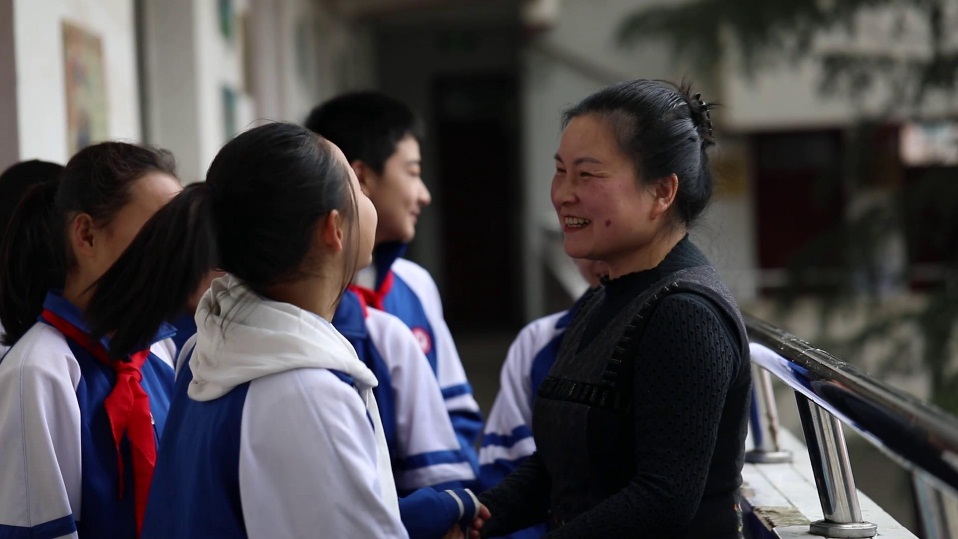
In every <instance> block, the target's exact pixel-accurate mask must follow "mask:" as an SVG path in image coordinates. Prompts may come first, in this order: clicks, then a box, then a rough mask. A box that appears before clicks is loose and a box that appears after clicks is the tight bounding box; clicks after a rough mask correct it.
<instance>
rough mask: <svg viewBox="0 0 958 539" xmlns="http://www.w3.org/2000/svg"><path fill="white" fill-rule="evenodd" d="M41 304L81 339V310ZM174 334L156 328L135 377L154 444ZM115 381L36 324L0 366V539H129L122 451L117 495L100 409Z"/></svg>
mask: <svg viewBox="0 0 958 539" xmlns="http://www.w3.org/2000/svg"><path fill="white" fill-rule="evenodd" d="M44 307H45V308H46V309H49V310H51V311H53V312H54V313H55V314H56V315H58V316H59V317H61V318H63V319H66V320H67V321H69V322H70V323H72V324H73V325H75V326H76V327H77V328H78V329H80V330H81V331H84V332H87V329H86V325H85V324H84V322H83V317H82V314H81V313H80V310H79V309H77V308H76V307H75V306H73V305H72V304H71V303H70V302H68V301H67V300H65V299H64V298H63V297H62V296H61V295H60V294H59V293H56V292H51V293H50V294H48V295H47V298H46V301H45V302H44ZM172 334H173V330H172V328H171V327H169V326H164V327H163V328H162V329H161V331H160V332H159V334H158V335H157V336H156V338H155V339H154V343H153V345H152V346H151V347H150V351H151V353H150V355H149V357H148V359H147V361H146V363H145V364H144V365H143V367H142V371H141V372H142V381H141V385H142V387H143V389H144V390H145V391H146V393H147V394H148V395H149V398H150V411H151V412H152V414H153V420H154V422H155V424H154V427H155V429H156V432H155V434H156V437H157V439H158V438H159V435H160V433H161V432H162V430H163V428H164V424H165V422H166V418H167V410H168V408H169V405H170V395H171V393H172V389H173V368H172V364H173V362H172V359H173V357H172V354H173V351H174V346H173V344H172V341H171V340H169V337H171V336H172ZM104 344H105V346H108V343H106V342H104ZM115 381H116V375H115V374H114V372H113V370H112V368H111V367H109V366H107V365H104V364H102V363H100V361H99V360H97V359H96V358H95V357H94V356H93V355H92V354H90V353H89V352H87V351H86V349H84V348H83V347H81V346H80V345H78V344H77V343H75V342H73V341H72V340H70V339H67V338H66V337H64V336H63V334H61V333H60V332H59V331H57V330H56V329H54V328H53V327H51V326H49V325H47V324H46V323H43V322H38V323H36V324H35V325H34V326H33V327H32V328H31V329H30V330H29V331H27V333H26V334H24V335H23V337H22V338H21V339H20V340H19V341H17V343H16V345H15V346H13V348H11V349H10V351H9V353H8V354H7V355H6V356H4V358H3V360H2V361H0V538H4V539H6V538H13V537H17V538H19V537H33V538H52V537H80V538H82V537H117V538H124V537H128V538H132V537H135V534H136V523H135V514H134V506H133V488H132V485H133V476H132V470H133V465H132V463H131V461H130V456H129V448H128V446H127V445H126V444H125V443H124V445H123V446H122V447H123V449H122V451H123V459H124V461H125V462H124V466H123V468H124V471H125V474H124V475H125V478H124V481H123V484H124V485H126V488H125V494H124V496H123V497H122V498H120V496H119V490H118V489H119V488H120V487H119V485H120V480H119V479H120V478H119V472H118V463H117V454H116V446H115V443H114V439H113V434H112V430H111V428H110V422H109V418H108V417H107V415H106V410H105V409H104V407H103V401H104V399H105V398H106V397H107V396H108V395H109V394H110V392H111V391H112V390H113V386H114V383H115Z"/></svg>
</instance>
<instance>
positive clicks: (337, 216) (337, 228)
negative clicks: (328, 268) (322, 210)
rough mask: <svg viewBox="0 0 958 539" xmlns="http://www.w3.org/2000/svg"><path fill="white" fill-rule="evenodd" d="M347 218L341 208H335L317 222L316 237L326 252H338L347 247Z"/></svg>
mask: <svg viewBox="0 0 958 539" xmlns="http://www.w3.org/2000/svg"><path fill="white" fill-rule="evenodd" d="M344 223H345V220H344V219H343V215H342V214H341V213H339V210H333V211H331V212H329V213H327V214H326V216H325V217H323V218H322V219H320V220H319V221H318V222H317V223H316V231H315V234H314V236H313V237H314V238H316V241H317V242H318V243H319V244H320V247H321V248H322V250H323V251H324V252H328V253H338V252H340V251H342V250H343V248H344V247H345V244H344V241H345V233H344V232H343V230H344Z"/></svg>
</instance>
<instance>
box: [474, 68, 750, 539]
mask: <svg viewBox="0 0 958 539" xmlns="http://www.w3.org/2000/svg"><path fill="white" fill-rule="evenodd" d="M563 125H564V128H563V132H562V138H561V141H560V143H559V149H558V152H557V153H556V156H555V159H556V173H555V176H554V178H553V181H552V203H553V206H554V208H555V210H556V214H557V217H558V219H559V224H560V225H561V226H562V230H563V239H564V246H565V251H566V254H568V255H569V256H572V257H575V258H587V259H590V260H601V261H603V262H605V263H606V264H608V267H609V280H608V281H607V282H606V283H605V284H604V285H603V286H602V287H601V288H600V289H598V290H597V291H596V292H595V294H593V295H592V296H591V297H590V298H589V299H588V300H587V301H586V303H585V304H584V305H582V306H581V308H580V312H579V314H578V316H576V318H575V320H574V321H573V323H572V325H571V326H570V327H569V329H567V330H566V333H565V336H564V337H563V340H562V345H561V346H560V349H559V355H558V358H557V359H556V363H555V365H554V366H553V367H552V370H551V372H550V373H549V376H548V377H546V379H545V380H544V381H543V382H542V385H541V386H540V388H539V392H538V396H537V398H536V401H535V407H534V409H533V425H532V427H533V433H534V436H535V443H536V453H535V454H533V455H532V456H530V457H529V458H527V459H526V460H525V462H523V463H522V465H520V466H519V468H518V469H517V470H516V471H515V472H513V473H512V474H510V475H509V476H508V477H506V478H505V479H504V480H503V481H502V482H501V483H500V484H499V485H498V486H496V487H495V488H492V489H490V490H488V491H486V492H485V493H484V494H483V495H482V496H480V500H482V501H483V503H485V504H487V505H488V507H489V509H490V510H491V511H492V515H493V516H492V519H491V520H490V521H489V522H487V526H485V527H484V528H483V530H482V531H483V533H485V534H488V535H493V536H494V535H502V534H506V533H511V532H513V531H515V530H518V529H521V528H524V527H527V526H529V525H532V524H535V523H541V522H547V524H548V526H549V528H550V532H549V537H555V538H563V537H576V538H590V537H682V538H685V537H710V538H722V539H724V538H730V539H731V538H739V537H741V536H742V520H741V517H742V514H741V509H740V507H739V495H738V488H739V486H740V485H741V482H742V478H741V469H742V462H743V455H744V449H745V448H744V443H745V432H746V428H747V421H748V406H749V394H750V390H751V377H750V376H751V375H750V368H749V360H748V358H749V356H748V353H749V352H748V341H747V339H746V335H745V327H744V324H743V322H742V318H741V314H740V313H739V310H738V307H736V305H735V302H734V301H733V300H732V297H731V295H730V294H729V292H728V290H727V288H726V287H725V285H724V284H723V283H722V281H721V280H720V278H719V276H718V273H717V272H716V270H715V269H714V268H713V267H712V266H711V265H710V264H709V262H708V260H707V259H706V258H705V256H704V255H702V253H701V252H700V251H699V250H698V249H697V248H696V247H695V246H694V245H693V244H692V243H691V241H689V239H688V234H687V231H688V228H689V226H690V225H691V224H692V223H694V221H695V219H696V218H697V217H698V216H699V215H700V214H701V212H702V211H703V210H704V208H705V207H706V205H707V203H708V201H709V199H710V197H711V193H712V188H713V179H712V173H711V169H710V166H709V160H708V154H707V149H708V148H709V147H710V146H711V145H712V144H714V139H713V134H712V125H711V120H710V118H709V105H707V104H705V103H703V102H702V101H701V100H700V99H699V97H698V96H697V95H696V96H694V97H693V96H690V95H689V91H688V89H687V88H675V87H673V86H670V85H669V84H667V83H663V82H658V81H649V80H634V81H627V82H622V83H618V84H614V85H612V86H609V87H607V88H605V89H602V90H600V91H598V92H597V93H595V94H593V95H591V96H589V97H587V98H585V99H584V100H582V101H580V102H579V103H578V104H576V105H575V106H573V107H572V108H571V109H569V110H568V111H567V112H566V113H565V115H564V121H563Z"/></svg>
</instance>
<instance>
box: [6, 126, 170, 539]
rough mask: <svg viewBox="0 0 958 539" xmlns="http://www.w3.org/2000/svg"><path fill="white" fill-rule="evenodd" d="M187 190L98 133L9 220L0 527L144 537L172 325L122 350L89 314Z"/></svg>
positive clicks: (136, 152)
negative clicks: (99, 291)
mask: <svg viewBox="0 0 958 539" xmlns="http://www.w3.org/2000/svg"><path fill="white" fill-rule="evenodd" d="M179 190H180V184H179V181H178V180H177V179H176V175H175V169H174V164H173V160H172V157H171V156H170V155H169V154H168V153H166V152H161V151H157V150H153V149H151V148H147V147H142V146H137V145H133V144H126V143H121V142H104V143H101V144H96V145H93V146H89V147H87V148H85V149H83V150H81V151H80V152H78V153H77V154H76V155H75V156H74V157H73V158H72V159H70V161H69V163H67V165H66V167H65V168H64V170H63V171H62V174H61V175H60V181H59V182H58V183H48V184H44V185H41V186H40V187H39V188H37V189H34V190H33V191H31V192H30V194H28V195H27V197H25V198H24V200H23V202H22V203H21V205H20V208H19V211H18V212H17V213H16V215H15V216H14V218H13V220H12V221H11V223H10V226H9V233H8V234H6V235H5V237H4V245H3V251H2V252H3V253H4V256H3V260H2V264H0V285H2V287H3V288H2V290H0V319H2V321H3V324H4V327H5V328H6V339H7V341H8V342H9V343H11V344H13V348H11V349H10V351H9V352H8V353H7V355H6V356H5V357H4V358H3V360H2V361H0V410H2V411H3V413H0V455H3V458H0V485H3V487H2V488H0V535H4V534H9V535H13V536H21V535H22V536H29V537H35V536H39V537H60V536H69V537H119V538H124V537H128V538H132V537H134V536H137V535H138V531H139V525H140V523H141V522H142V517H143V511H144V509H145V507H146V505H145V504H146V494H147V491H148V489H149V485H150V478H151V476H152V474H153V463H154V461H155V455H156V440H157V439H158V437H159V434H160V433H161V432H162V430H163V426H164V423H165V420H166V413H167V409H168V408H169V396H170V393H171V391H172V386H173V369H172V363H173V358H172V354H173V345H172V341H170V340H169V339H168V337H170V336H171V335H172V331H171V330H170V328H168V327H165V326H162V327H161V326H158V330H157V331H156V332H154V333H153V334H151V336H150V338H149V339H148V340H146V341H145V342H140V343H138V346H137V347H135V348H134V349H131V350H129V351H128V352H129V353H128V354H126V353H125V354H122V355H117V354H114V353H113V352H114V350H112V349H111V344H110V341H109V340H108V339H96V338H93V337H92V336H91V332H90V330H89V326H88V324H87V319H86V316H85V312H84V311H85V309H86V307H87V304H88V302H89V299H90V295H91V293H92V291H93V290H95V284H96V282H97V279H99V278H100V276H101V275H102V274H103V273H104V272H105V271H106V270H107V269H108V268H109V267H110V265H111V264H113V262H114V261H115V260H116V259H117V258H118V257H119V256H120V253H122V252H123V250H124V249H125V248H126V246H127V245H128V244H129V243H130V240H131V239H132V238H133V236H134V235H135V234H136V233H137V231H138V230H139V229H140V227H141V226H142V225H143V223H144V222H146V220H147V219H148V218H149V217H150V216H151V215H152V214H153V213H154V212H156V211H157V210H158V209H159V208H160V207H161V206H162V205H163V204H165V203H166V202H167V201H168V200H169V199H170V198H171V197H173V195H174V194H175V193H177V192H178V191H179ZM151 260H155V258H154V257H151ZM153 284H156V283H153ZM44 296H45V298H44ZM38 318H39V321H37V320H38ZM81 502H82V503H81Z"/></svg>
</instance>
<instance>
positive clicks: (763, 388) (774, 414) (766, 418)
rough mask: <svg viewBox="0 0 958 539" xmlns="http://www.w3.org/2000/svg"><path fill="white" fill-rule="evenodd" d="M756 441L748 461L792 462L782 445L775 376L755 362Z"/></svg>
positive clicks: (753, 400)
mask: <svg viewBox="0 0 958 539" xmlns="http://www.w3.org/2000/svg"><path fill="white" fill-rule="evenodd" d="M752 384H753V385H752V410H751V417H750V418H749V419H750V423H751V425H752V440H753V441H754V442H755V448H754V449H752V450H750V451H747V452H746V453H745V461H746V462H753V463H760V464H766V463H778V462H792V452H791V451H788V450H785V449H781V448H780V447H779V445H778V428H779V427H778V406H777V405H776V404H775V393H774V391H773V390H772V376H771V375H770V374H769V373H768V371H766V370H765V369H763V368H761V367H759V366H758V365H756V364H755V363H752Z"/></svg>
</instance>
